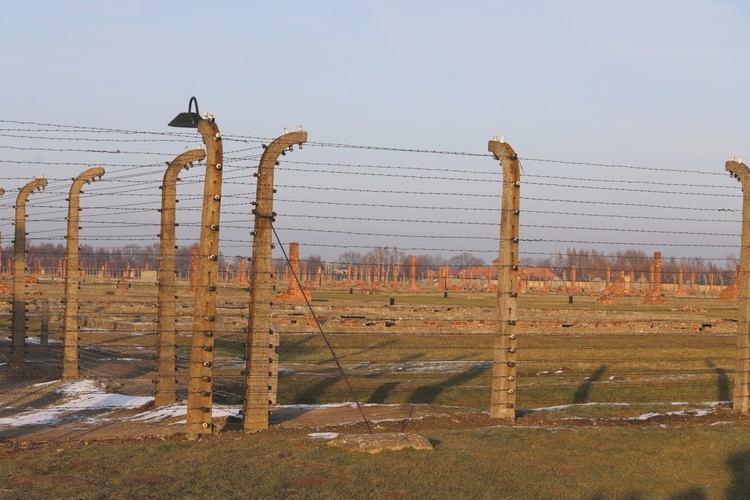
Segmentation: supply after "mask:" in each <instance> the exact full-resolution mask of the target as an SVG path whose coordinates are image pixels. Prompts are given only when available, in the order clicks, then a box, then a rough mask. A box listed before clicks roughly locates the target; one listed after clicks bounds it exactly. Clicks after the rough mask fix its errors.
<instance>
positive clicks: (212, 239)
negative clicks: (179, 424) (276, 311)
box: [172, 117, 224, 438]
mask: <svg viewBox="0 0 750 500" xmlns="http://www.w3.org/2000/svg"><path fill="white" fill-rule="evenodd" d="M198 132H199V133H200V134H201V135H202V136H203V143H204V144H205V145H206V175H205V180H204V183H203V209H202V213H201V230H200V242H199V245H198V272H197V279H196V285H195V306H194V307H193V338H192V349H191V352H190V379H189V381H188V408H187V426H186V429H185V431H186V433H187V435H188V437H191V438H193V437H197V436H199V435H200V434H201V433H205V432H212V431H213V426H212V422H211V411H212V406H213V363H214V353H213V350H214V334H215V322H216V282H217V274H218V272H219V221H220V215H221V181H222V168H223V161H224V147H223V144H222V142H221V133H220V132H219V127H218V126H217V125H216V122H215V121H214V119H213V117H209V118H208V119H205V120H201V121H199V122H198ZM172 375H174V373H172Z"/></svg>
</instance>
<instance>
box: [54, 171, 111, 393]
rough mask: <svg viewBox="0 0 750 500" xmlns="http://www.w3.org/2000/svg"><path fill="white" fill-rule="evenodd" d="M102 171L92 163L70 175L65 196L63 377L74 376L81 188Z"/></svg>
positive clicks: (72, 378)
mask: <svg viewBox="0 0 750 500" xmlns="http://www.w3.org/2000/svg"><path fill="white" fill-rule="evenodd" d="M103 175H104V169H103V168H102V167H92V168H90V169H88V170H86V171H85V172H83V173H81V175H79V176H78V177H76V178H75V179H73V185H72V186H70V195H69V197H68V234H67V236H66V237H65V238H66V239H67V248H66V252H65V298H64V301H65V313H64V315H63V359H62V378H63V380H74V379H77V378H78V331H79V326H78V282H79V279H80V276H79V273H78V267H79V266H78V264H79V263H78V230H79V229H80V227H78V223H79V219H80V215H79V213H80V211H81V209H80V198H81V193H82V192H83V191H81V189H82V188H83V185H84V184H87V183H89V182H91V181H92V180H94V178H95V177H99V178H100V179H101V177H102V176H103Z"/></svg>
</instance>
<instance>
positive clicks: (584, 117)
mask: <svg viewBox="0 0 750 500" xmlns="http://www.w3.org/2000/svg"><path fill="white" fill-rule="evenodd" d="M749 18H750V4H747V3H746V2H740V1H709V0H680V1H677V0H674V1H672V0H665V1H659V0H651V1H639V0H631V1H606V2H604V1H551V0H548V1H520V0H506V1H472V0H467V1H464V2H460V3H458V2H434V1H433V2H427V1H398V2H397V1H372V2H370V1H362V2H355V1H320V2H300V1H287V2H232V1H228V2H195V1H180V2H173V1H163V2H147V1H128V2H105V1H34V0H30V1H26V2H3V3H2V4H0V44H2V47H4V50H3V78H2V79H0V90H1V91H2V95H3V97H4V98H3V109H2V111H0V119H3V120H18V121H34V122H42V123H53V124H71V125H83V126H90V127H104V128H118V129H130V130H146V131H156V132H160V131H168V130H174V129H168V128H167V127H166V124H167V122H168V121H169V120H171V119H172V117H173V116H174V115H175V114H176V113H177V112H179V111H183V110H185V108H186V106H187V103H188V100H189V98H190V96H193V95H195V96H196V97H197V98H198V101H199V104H200V110H201V112H204V111H207V112H210V113H213V114H214V115H215V116H216V119H217V122H218V124H219V126H220V128H221V130H222V132H223V133H224V134H227V135H246V136H261V137H275V136H277V135H279V134H280V133H281V132H282V130H283V128H284V127H289V128H296V126H297V125H298V124H302V125H303V126H304V128H305V130H307V131H308V132H309V134H310V135H309V140H310V141H316V142H335V143H346V144H356V145H377V146H391V147H397V148H416V149H429V150H433V149H436V150H451V151H466V152H473V153H484V152H486V149H487V141H488V140H489V139H490V138H491V137H492V134H494V133H497V134H500V135H504V136H505V138H506V140H507V141H508V142H509V143H511V145H512V146H513V147H514V148H515V150H516V152H517V153H518V154H519V156H521V157H522V158H546V159H554V160H570V161H582V162H596V163H616V164H627V165H637V166H643V167H648V168H652V169H655V170H649V171H647V173H642V172H639V171H632V170H631V171H608V172H606V173H597V172H593V171H592V172H593V173H591V174H589V173H587V172H584V171H583V170H582V169H581V168H577V167H573V166H568V165H565V164H559V163H558V164H554V163H553V164H545V163H536V164H535V163H533V162H526V164H525V167H526V171H525V173H526V174H535V175H539V174H542V175H554V174H557V175H560V174H568V175H570V173H571V172H573V171H574V170H575V171H576V175H579V176H587V175H588V176H589V177H595V176H597V175H598V176H599V177H602V176H605V177H606V176H607V175H612V176H613V177H616V178H623V177H629V176H630V177H635V176H638V178H644V177H645V178H648V179H652V180H656V181H660V182H670V181H671V180H675V181H678V180H681V181H682V182H691V183H696V184H699V185H700V184H701V183H711V184H715V185H716V184H722V183H723V184H726V185H730V184H729V183H728V181H729V180H728V179H721V178H720V179H716V178H708V179H707V178H706V176H703V177H700V176H699V177H697V178H696V179H690V180H685V175H682V174H675V173H674V172H666V171H665V172H664V173H663V174H662V173H660V172H659V169H679V170H683V169H684V170H699V171H715V172H717V173H722V172H723V170H724V162H725V161H726V160H728V159H729V156H730V155H731V154H737V155H739V156H742V155H743V154H744V156H746V157H750V133H748V132H749V129H750V127H748V124H747V118H746V115H747V110H748V108H749V107H750V106H749V104H750V98H749V97H748V96H749V95H750V91H749V90H748V84H747V82H748V81H750V78H749V77H750V69H748V62H750V34H749V33H750V30H748V28H747V27H748V26H750V19H749ZM195 142H196V143H197V141H195ZM35 145H36V146H39V145H40V144H39V142H35ZM122 147H127V146H122ZM148 147H149V148H151V150H153V148H155V147H157V146H155V145H153V144H152V145H150V146H148ZM170 147H171V148H173V149H174V147H173V146H171V145H167V146H164V149H163V151H165V156H164V157H163V158H161V157H156V158H148V161H152V160H153V161H165V160H168V159H171V158H172V157H173V154H172V153H171V151H172V150H173V149H170ZM240 147H241V145H237V144H236V143H235V144H232V145H231V146H230V149H238V148H240ZM133 148H135V149H137V148H136V147H135V146H133ZM141 149H142V148H141ZM181 149H182V147H181V146H180V148H179V149H177V150H175V151H174V154H177V153H179V152H180V150H181ZM317 149H318V151H316V148H312V149H306V150H305V153H304V156H303V154H302V153H300V155H299V156H295V157H294V159H295V160H315V161H324V162H326V161H327V162H338V161H352V162H355V163H367V162H373V161H375V158H377V156H376V155H374V154H373V155H370V156H363V155H360V156H358V157H354V153H351V154H349V155H348V156H347V154H348V153H346V152H344V153H345V154H344V157H343V158H342V156H341V153H339V152H336V154H333V153H330V152H328V151H323V152H321V151H320V148H317ZM2 153H3V155H5V156H6V157H7V156H9V155H10V156H13V158H20V156H19V155H22V153H21V152H9V151H7V150H6V151H4V152H2ZM329 153H330V154H329ZM296 154H297V153H295V155H296ZM336 155H339V156H336ZM58 156H59V155H58ZM58 156H55V155H54V154H52V153H39V154H37V155H35V156H31V157H30V158H33V159H36V160H40V161H41V160H45V161H58V159H57V158H58ZM65 161H78V160H75V159H71V158H70V157H69V156H65ZM80 161H81V163H82V164H87V163H93V162H96V161H104V162H106V161H107V160H106V159H102V160H97V159H96V158H89V157H86V158H81V159H80ZM466 161H468V160H464V159H456V158H438V159H434V158H428V159H425V158H424V157H413V158H411V157H410V158H408V159H399V160H387V159H380V163H386V164H403V163H405V162H412V163H413V164H415V165H417V166H418V165H420V164H423V163H425V162H430V165H431V166H435V165H443V166H447V165H451V166H454V167H456V168H461V166H462V165H464V163H462V162H466ZM472 161H473V163H470V165H471V168H472V169H474V170H476V169H480V170H486V171H494V172H496V171H498V168H497V165H496V162H493V160H491V159H482V158H480V159H476V161H474V160H472ZM482 162H484V163H482ZM410 164H411V163H410ZM480 164H481V165H482V166H477V165H480ZM10 168H11V167H9V166H8V165H6V164H0V169H3V171H4V173H5V175H4V177H6V178H7V177H13V176H14V174H15V172H11V171H10V170H9V169H10ZM23 168H24V170H23V172H22V175H23V176H24V177H30V176H32V175H47V176H48V177H56V176H57V177H66V176H68V175H69V172H77V171H81V169H80V168H77V167H70V169H68V168H67V167H61V168H60V169H59V170H56V171H50V168H49V166H47V165H33V164H32V165H26V166H24V167H23ZM467 168H468V167H467ZM292 175H297V179H299V176H300V175H302V174H292ZM318 177H320V176H318ZM312 178H313V177H311V179H312ZM279 179H280V181H279V182H283V181H284V178H283V176H280V177H279ZM341 179H342V178H339V179H334V180H333V182H338V181H339V180H341ZM318 180H320V179H318ZM532 180H533V179H532ZM343 181H344V182H355V181H356V182H360V178H356V177H355V178H351V177H350V178H349V179H348V180H347V179H343ZM311 182H312V181H311ZM368 182H369V181H368ZM393 182H404V181H399V180H397V181H393ZM530 184H531V186H530V187H529V188H524V196H528V195H532V197H533V196H534V195H536V196H537V197H539V196H540V194H539V192H540V189H541V191H542V193H543V195H545V196H548V194H549V193H548V192H549V189H548V188H547V189H542V188H537V189H536V191H535V188H534V187H533V183H530ZM20 185H22V182H21V181H17V182H16V183H15V184H14V183H13V182H8V183H5V186H6V187H10V188H17V187H18V186H20ZM156 185H157V184H156V182H154V186H156ZM385 186H386V187H387V186H388V184H387V183H386V184H385ZM243 189H247V190H248V191H249V190H250V188H248V187H243ZM690 189H694V188H690ZM281 194H283V193H281ZM303 194H304V193H303ZM733 194H734V195H737V194H739V193H738V192H736V191H735V192H734V193H733ZM153 196H154V197H156V196H158V191H155V192H154V193H153ZM310 196H312V194H310ZM583 196H587V194H584V195H583ZM591 196H592V198H591V199H596V196H599V199H603V200H609V199H612V198H611V197H612V196H613V195H612V194H610V192H606V191H603V192H593V193H592V194H591ZM624 196H627V193H625V194H624ZM638 196H639V195H637V194H633V195H632V197H631V198H627V197H626V198H625V200H628V199H630V200H631V201H632V200H633V199H634V198H637V197H638ZM654 197H655V199H656V200H657V201H658V200H659V199H662V200H663V199H665V197H664V196H661V195H659V194H658V193H657V194H655V195H654ZM155 199H157V198H155ZM636 201H641V200H636ZM5 202H7V203H5ZM646 202H649V201H648V200H646ZM650 202H651V203H654V201H653V200H651V201H650ZM681 202H682V200H680V199H679V198H671V199H669V200H667V201H664V203H669V204H677V205H679V204H680V203H681ZM11 203H12V200H4V204H7V205H8V208H9V207H10V204H11ZM492 203H494V202H492ZM684 203H688V204H696V203H702V201H698V202H696V201H695V200H690V201H686V202H684ZM706 204H707V206H721V207H725V206H726V207H730V208H733V209H739V207H740V201H739V200H738V199H737V198H710V199H707V200H706ZM488 206H490V205H488ZM492 206H494V205H492ZM529 207H531V208H534V204H533V203H532V204H531V205H529V204H525V205H524V208H529ZM536 208H537V209H539V208H540V207H539V206H536ZM541 208H544V206H542V207H541ZM566 208H567V209H568V210H573V209H576V207H573V208H571V207H565V206H562V207H561V206H557V207H556V208H553V210H564V209H566ZM290 210H293V209H290ZM594 210H597V209H596V208H595V209H594ZM611 210H612V211H616V210H621V213H627V211H626V209H620V208H617V207H614V208H611ZM247 211H248V212H249V208H248V210H247ZM297 211H299V210H297ZM688 215H690V214H688ZM398 216H399V215H398V213H396V214H395V215H394V217H398ZM684 216H685V214H683V217H684ZM228 217H229V218H230V219H231V217H232V215H231V214H229V215H228ZM248 217H249V214H248V215H246V214H244V213H242V214H240V213H237V214H235V215H234V218H235V219H236V220H238V221H239V220H240V219H247V218H248ZM488 217H489V218H488V220H491V221H494V220H496V216H495V214H492V213H490V214H488ZM706 218H709V217H706ZM298 222H299V221H298ZM601 222H602V223H610V222H612V221H608V220H607V221H601ZM305 223H309V221H305ZM523 223H524V224H533V223H537V224H550V220H549V218H542V219H541V222H540V221H539V220H534V219H533V217H529V218H525V219H524V220H523ZM552 223H554V221H552ZM577 223H578V224H580V223H579V222H577V220H572V221H561V222H559V224H560V225H563V226H564V225H576V224H577ZM585 223H586V224H587V225H589V226H598V225H603V224H599V221H596V220H595V221H593V222H592V221H586V222H585ZM243 224H244V223H240V222H238V223H237V226H238V230H239V229H240V226H243ZM662 224H663V225H662V226H659V227H655V228H654V229H653V231H654V232H655V233H658V232H659V231H661V229H660V227H666V228H672V229H674V225H672V226H669V225H668V223H662ZM245 226H246V224H245ZM685 226H686V227H685V228H681V230H683V231H685V232H688V231H690V230H693V228H695V230H697V231H702V230H706V231H710V230H713V228H712V226H711V225H710V224H708V225H706V224H697V225H691V224H685ZM688 226H689V227H688ZM705 228H708V229H705ZM6 230H7V229H6ZM467 230H468V229H467ZM227 231H228V232H227ZM227 231H225V232H223V233H222V237H224V236H225V235H228V236H229V237H230V238H231V236H232V232H231V229H228V230H227ZM488 231H490V233H494V231H495V229H493V228H490V229H488ZM721 231H722V232H726V233H732V232H734V233H736V232H738V231H739V227H735V226H732V225H728V224H724V225H722V226H721ZM154 232H155V231H154ZM532 233H533V231H532ZM243 234H244V232H243ZM544 234H545V235H546V236H545V237H547V238H555V235H557V234H558V233H557V232H556V231H555V230H548V231H547V232H546V233H544ZM533 236H534V235H533V234H532V237H533ZM619 236H622V237H623V238H625V239H626V240H627V238H628V237H631V236H632V234H628V233H622V234H621V235H619ZM641 236H642V237H644V238H645V237H646V235H641ZM303 237H304V235H303ZM323 237H324V238H325V236H323ZM243 238H246V236H243ZM290 238H294V239H296V238H298V235H297V234H294V235H291V236H290ZM581 238H582V239H586V238H588V241H591V242H596V241H597V239H596V237H595V236H588V235H585V236H582V237H581ZM676 238H682V239H681V240H680V241H681V242H684V241H687V242H688V243H689V242H690V239H689V238H685V237H683V236H676ZM709 239H710V238H709ZM714 239H715V238H714ZM303 241H304V240H303ZM313 241H315V240H314V238H313V237H312V236H310V242H313ZM728 241H729V242H730V243H729V244H736V243H737V242H738V239H737V238H736V237H731V236H730V239H729V240H728ZM367 244H369V243H367ZM492 245H494V244H490V246H489V247H487V246H483V247H482V249H483V251H486V252H487V255H484V256H483V257H488V256H489V257H491V252H492V249H491V248H492ZM567 246H569V245H567V244H566V243H564V242H563V243H560V244H559V247H558V249H560V250H565V248H566V247H567ZM593 246H596V245H593ZM465 247H466V244H464V246H463V247H461V246H459V247H457V248H465ZM524 248H529V247H528V246H527V247H524ZM608 249H611V248H608ZM339 250H340V249H338V248H334V249H331V250H329V251H326V250H320V249H319V250H317V251H316V250H310V251H309V252H305V250H303V255H304V254H305V253H313V252H315V253H323V254H324V255H325V254H326V252H328V254H327V255H328V257H329V258H331V257H335V256H336V255H337V254H338V251H339ZM650 250H651V249H648V251H650ZM656 250H660V248H656ZM730 250H731V249H729V250H728V249H726V248H724V247H722V248H719V249H713V250H696V251H695V252H700V253H709V254H711V255H720V256H724V255H726V254H727V253H729V251H730ZM664 252H665V254H668V253H671V251H670V249H668V248H667V249H664ZM695 252H693V253H695ZM674 253H675V254H676V255H678V256H680V255H681V254H690V253H691V252H690V250H687V249H684V248H682V247H679V246H678V247H676V250H674ZM488 260H491V258H488Z"/></svg>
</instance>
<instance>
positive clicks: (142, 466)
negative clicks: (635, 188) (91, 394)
mask: <svg viewBox="0 0 750 500" xmlns="http://www.w3.org/2000/svg"><path fill="white" fill-rule="evenodd" d="M749 431H750V429H749V428H748V426H747V422H746V421H739V422H733V423H727V424H726V425H713V426H701V425H687V426H682V425H678V426H672V425H669V426H666V428H665V427H660V426H645V427H643V426H616V427H602V428H598V427H595V426H587V427H547V428H519V427H496V428H481V429H460V430H437V431H430V432H423V434H424V435H425V436H426V437H428V438H429V439H430V440H431V441H432V442H433V444H434V445H435V450H434V451H414V450H404V451H400V452H384V453H381V454H377V455H368V454H362V453H356V452H347V451H343V450H340V449H335V448H331V447H328V446H327V445H326V443H325V442H324V441H322V440H316V439H311V438H309V437H307V435H306V434H305V433H304V432H292V431H288V430H285V431H269V432H265V433H261V434H255V435H247V434H238V433H228V434H223V435H218V436H211V437H209V438H207V439H204V440H202V441H199V442H195V441H192V442H190V441H148V440H146V441H135V442H133V441H130V442H111V443H92V444H84V443H80V442H78V443H65V444H60V443H56V444H47V445H44V444H42V445H30V444H27V445H9V444H4V445H0V456H1V457H2V460H0V495H2V496H3V497H4V498H176V497H182V498H545V499H548V498H590V499H598V498H601V499H608V498H634V499H637V498H644V499H645V498H674V499H678V498H679V499H687V498H697V499H701V498H706V499H708V498H728V499H740V498H747V497H748V495H750V432H749Z"/></svg>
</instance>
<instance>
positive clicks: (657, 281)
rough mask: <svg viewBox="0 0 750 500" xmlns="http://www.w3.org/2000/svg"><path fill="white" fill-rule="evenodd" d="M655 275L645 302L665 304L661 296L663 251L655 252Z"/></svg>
mask: <svg viewBox="0 0 750 500" xmlns="http://www.w3.org/2000/svg"><path fill="white" fill-rule="evenodd" d="M652 274H653V277H652V279H651V289H649V290H648V291H647V292H646V299H645V300H644V303H645V304H663V303H664V299H663V298H662V296H661V252H654V265H653V273H652Z"/></svg>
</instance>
